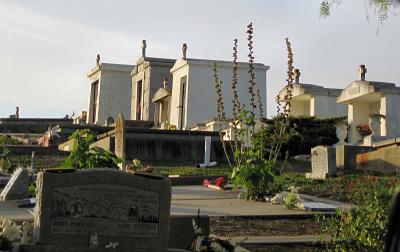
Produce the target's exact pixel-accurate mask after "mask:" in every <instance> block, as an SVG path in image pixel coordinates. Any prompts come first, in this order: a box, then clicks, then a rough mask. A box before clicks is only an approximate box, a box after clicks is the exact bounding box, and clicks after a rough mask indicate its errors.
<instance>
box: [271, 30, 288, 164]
mask: <svg viewBox="0 0 400 252" xmlns="http://www.w3.org/2000/svg"><path fill="white" fill-rule="evenodd" d="M285 42H286V50H287V57H288V59H287V79H286V86H285V91H286V92H285V95H284V97H280V96H279V95H278V96H277V97H276V103H277V115H276V117H275V118H274V125H275V131H274V134H273V136H272V147H271V150H270V152H269V160H273V161H274V162H275V161H276V160H277V159H278V157H279V153H280V150H281V148H282V144H283V142H284V140H285V138H286V137H287V136H288V134H289V115H290V106H291V101H292V98H293V80H294V74H293V70H294V67H293V52H292V45H291V43H290V41H289V38H286V39H285ZM282 102H283V103H282Z"/></svg>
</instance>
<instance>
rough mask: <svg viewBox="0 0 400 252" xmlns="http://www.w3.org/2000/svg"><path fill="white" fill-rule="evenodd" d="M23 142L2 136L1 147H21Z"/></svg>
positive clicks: (0, 136) (0, 138) (0, 137)
mask: <svg viewBox="0 0 400 252" xmlns="http://www.w3.org/2000/svg"><path fill="white" fill-rule="evenodd" d="M20 144H22V142H21V141H18V140H17V139H14V138H12V137H10V136H8V135H0V145H20Z"/></svg>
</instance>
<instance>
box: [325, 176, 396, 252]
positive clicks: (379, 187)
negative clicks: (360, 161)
mask: <svg viewBox="0 0 400 252" xmlns="http://www.w3.org/2000/svg"><path fill="white" fill-rule="evenodd" d="M398 183H399V181H398V180H397V179H396V180H390V179H379V178H376V177H370V176H367V177H365V178H364V179H361V180H357V181H356V182H354V183H349V184H348V186H349V187H351V188H350V189H352V191H353V192H354V193H353V201H354V203H355V205H356V206H355V207H354V208H352V209H350V210H349V211H348V212H346V211H342V210H339V211H338V212H337V218H333V219H328V220H327V221H326V222H325V227H324V231H325V232H326V234H328V235H330V236H331V240H330V241H328V243H327V248H328V250H333V251H383V250H384V243H385V237H386V232H387V224H388V216H389V210H390V206H391V200H392V197H393V194H394V192H395V190H396V187H397V184H398Z"/></svg>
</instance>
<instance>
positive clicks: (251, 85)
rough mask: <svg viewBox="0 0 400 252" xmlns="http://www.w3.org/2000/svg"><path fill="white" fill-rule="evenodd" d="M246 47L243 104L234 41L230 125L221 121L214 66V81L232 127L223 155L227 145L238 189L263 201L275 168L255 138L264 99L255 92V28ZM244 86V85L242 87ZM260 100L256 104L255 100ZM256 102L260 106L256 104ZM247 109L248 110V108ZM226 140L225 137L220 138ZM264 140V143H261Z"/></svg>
mask: <svg viewBox="0 0 400 252" xmlns="http://www.w3.org/2000/svg"><path fill="white" fill-rule="evenodd" d="M246 33H247V41H248V43H247V45H248V50H249V53H248V71H247V73H248V81H247V88H248V97H249V99H248V101H249V102H248V103H240V102H239V95H238V85H239V83H238V63H237V44H238V41H237V39H235V40H234V46H233V53H232V57H233V62H232V99H231V101H232V106H233V110H232V116H233V118H232V120H231V121H230V122H229V121H228V120H227V119H226V118H225V117H224V118H222V117H223V116H222V115H223V113H222V112H221V109H222V110H223V108H224V107H223V106H222V105H221V103H222V102H221V101H222V93H221V85H220V83H221V82H220V80H219V78H218V74H217V67H216V65H214V66H213V77H214V82H215V87H216V93H217V111H218V115H219V117H220V118H221V119H224V121H225V122H229V123H230V126H231V132H233V134H234V135H233V137H232V136H231V139H230V141H223V146H224V151H225V154H227V152H226V147H225V145H229V146H230V150H231V151H232V154H233V155H232V156H233V159H232V160H233V162H232V163H231V161H230V159H231V158H232V156H231V155H229V156H228V155H227V159H228V162H229V164H230V166H231V168H232V180H233V183H234V184H235V185H240V186H243V187H244V188H246V189H247V198H248V199H263V195H264V194H265V193H266V191H267V188H268V187H269V185H270V184H271V183H272V182H273V180H274V173H273V167H274V164H273V163H271V162H270V161H269V160H266V159H264V156H263V150H264V147H263V144H262V141H263V138H262V137H261V138H260V137H259V135H257V134H255V125H256V121H257V119H256V117H255V116H256V110H257V108H258V110H257V112H258V113H260V115H259V119H260V122H262V121H264V120H263V119H264V118H263V114H264V106H263V103H262V95H261V93H260V91H259V90H257V91H256V90H255V86H256V83H255V67H254V53H253V24H252V23H250V24H249V25H248V26H247V32H246ZM243 84H244V83H243ZM256 99H257V100H256ZM256 102H257V103H258V104H256ZM246 105H247V106H246ZM220 136H221V139H222V140H223V135H222V134H221V135H220ZM260 139H261V141H259V140H260Z"/></svg>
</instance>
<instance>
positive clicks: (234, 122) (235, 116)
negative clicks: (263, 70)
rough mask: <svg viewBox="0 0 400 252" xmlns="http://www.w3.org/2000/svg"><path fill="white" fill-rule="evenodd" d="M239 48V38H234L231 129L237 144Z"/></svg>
mask: <svg viewBox="0 0 400 252" xmlns="http://www.w3.org/2000/svg"><path fill="white" fill-rule="evenodd" d="M237 48H238V40H237V39H234V41H233V48H232V50H233V53H232V116H233V118H232V122H231V129H232V134H233V140H234V142H235V145H237V144H236V143H237V140H238V135H237V133H238V124H239V116H240V110H241V108H240V101H239V95H238V91H237V85H238V77H237V74H238V64H237Z"/></svg>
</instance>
